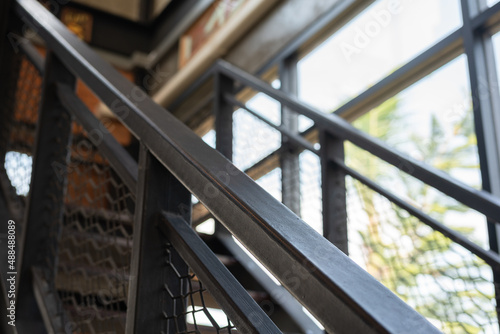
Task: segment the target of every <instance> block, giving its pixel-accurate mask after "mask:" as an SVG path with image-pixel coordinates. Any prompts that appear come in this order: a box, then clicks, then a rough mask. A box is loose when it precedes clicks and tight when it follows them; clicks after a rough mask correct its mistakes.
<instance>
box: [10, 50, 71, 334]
mask: <svg viewBox="0 0 500 334" xmlns="http://www.w3.org/2000/svg"><path fill="white" fill-rule="evenodd" d="M75 82H76V79H75V77H74V76H73V74H72V73H70V72H69V71H68V70H67V69H66V68H65V66H64V65H63V64H62V62H61V61H60V60H59V58H58V57H57V56H55V55H54V54H53V53H51V52H48V54H47V58H46V67H45V77H44V81H43V89H42V101H41V105H40V111H39V118H38V123H37V130H36V131H37V132H36V137H35V138H36V142H35V151H34V157H33V169H32V174H31V175H32V176H31V180H32V181H31V189H30V192H29V195H28V205H27V210H26V214H25V223H24V229H23V231H22V235H21V242H20V244H19V249H20V254H19V263H18V268H17V270H18V274H19V276H18V291H17V292H18V296H17V314H16V315H17V321H18V324H19V328H20V332H22V333H24V332H26V333H36V332H39V331H40V332H44V331H45V329H44V325H43V323H42V317H41V314H40V311H39V310H38V306H37V301H36V300H35V295H34V292H33V286H32V284H33V283H32V281H33V280H32V272H31V269H32V267H39V268H40V269H41V270H42V271H43V275H45V277H44V278H45V279H46V280H47V281H48V282H49V284H50V285H51V289H53V290H52V291H53V292H55V281H54V277H55V273H56V270H57V258H58V243H59V238H60V233H61V227H62V221H63V212H64V207H63V206H64V194H65V191H66V184H67V166H68V163H69V158H70V157H69V150H68V149H69V146H70V145H71V140H72V132H71V122H72V117H71V115H70V114H69V113H68V112H67V110H66V109H65V108H64V107H63V106H62V104H61V103H60V101H59V100H58V98H57V95H56V87H55V84H56V83H64V84H66V85H68V86H70V87H75ZM50 313H51V314H57V313H59V310H50ZM59 325H60V326H64V324H63V323H60V324H59Z"/></svg>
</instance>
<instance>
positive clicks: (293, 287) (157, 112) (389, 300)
mask: <svg viewBox="0 0 500 334" xmlns="http://www.w3.org/2000/svg"><path fill="white" fill-rule="evenodd" d="M15 9H16V11H17V13H18V14H19V15H20V16H21V17H23V20H24V21H25V22H26V23H27V24H28V25H30V26H31V27H32V28H34V29H36V30H37V32H38V35H39V36H41V38H43V39H44V40H45V42H46V44H47V46H48V48H50V49H51V50H52V51H53V52H54V53H55V54H56V55H57V56H58V58H59V59H60V60H61V62H63V64H64V65H65V66H66V67H67V68H68V69H69V70H71V71H72V72H73V73H74V74H75V75H76V76H78V77H79V78H80V79H81V80H82V81H83V82H84V83H85V84H86V85H87V86H88V87H91V89H92V90H93V92H94V93H95V94H97V95H98V97H99V98H100V99H101V101H103V102H104V103H105V104H106V105H108V106H110V109H111V111H113V112H114V113H115V114H116V115H117V117H118V118H119V119H120V120H121V121H122V122H123V124H124V125H125V126H127V128H128V129H129V130H130V131H131V132H132V133H133V134H134V135H135V136H136V137H138V138H140V140H141V141H142V142H143V143H144V145H146V146H147V148H148V149H149V150H150V151H151V153H152V154H153V155H154V156H156V158H157V159H158V160H159V161H160V162H161V163H162V164H163V165H164V166H165V167H166V168H167V169H168V170H169V171H170V172H171V173H172V174H173V175H174V176H175V177H176V178H177V179H178V180H179V181H180V182H181V183H182V184H183V185H184V186H185V187H186V188H187V189H189V191H190V192H191V193H192V194H194V195H195V196H196V197H197V198H198V199H199V200H200V201H201V202H202V203H203V204H204V205H206V206H207V208H208V209H209V210H210V211H211V212H212V214H213V215H214V216H215V217H216V218H217V219H218V220H219V221H220V222H222V224H223V225H224V226H225V227H226V228H227V229H228V230H229V231H230V232H231V233H232V234H233V235H234V236H235V237H236V238H238V239H239V240H240V242H242V243H243V244H244V245H245V247H247V249H248V250H249V251H250V252H252V254H253V255H254V256H256V257H257V258H258V259H259V261H261V262H262V264H263V265H264V266H266V267H267V268H268V270H269V271H270V272H271V273H273V275H275V276H276V277H277V278H278V279H279V280H280V282H281V283H282V284H283V286H285V287H286V288H287V289H288V290H289V292H291V293H292V295H294V296H295V297H296V298H297V299H298V300H299V301H300V302H301V303H302V304H303V305H305V306H306V307H307V308H308V310H309V311H310V312H311V313H312V314H313V315H314V316H315V317H316V318H317V319H318V320H319V321H320V322H321V323H322V325H323V326H324V327H325V329H326V330H327V331H329V332H358V333H409V332H411V333H417V334H420V333H426V334H427V333H438V330H437V329H436V328H435V327H434V326H432V325H431V324H430V323H429V322H428V321H427V320H426V319H425V318H424V317H423V316H422V315H420V314H419V313H417V312H416V311H415V310H413V309H412V308H411V307H410V306H409V305H407V304H406V303H405V302H404V301H402V300H401V299H400V298H398V297H397V296H396V295H395V294H394V293H392V292H391V291H390V290H388V289H387V288H386V287H384V286H383V285H382V284H381V283H380V282H378V281H377V280H375V278H373V277H372V276H371V275H369V274H368V273H367V272H366V271H364V270H363V269H362V268H360V267H359V266H358V265H357V264H355V263H354V262H353V261H352V260H351V259H349V258H348V257H347V256H346V255H345V254H344V253H342V252H341V251H340V250H339V249H338V248H336V247H335V246H333V245H332V244H331V243H330V242H329V241H328V240H326V239H325V238H324V237H323V236H321V235H320V234H318V233H317V232H316V231H314V230H313V229H312V228H311V227H310V226H308V225H307V224H306V223H305V222H304V221H302V220H301V219H300V218H298V217H297V216H296V215H295V214H294V213H293V212H291V211H290V210H289V209H287V208H286V207H285V206H284V205H283V204H281V203H280V202H278V201H277V200H276V199H275V198H274V197H272V196H271V195H270V194H269V193H267V192H266V191H265V190H264V189H262V188H261V187H259V186H258V185H257V184H256V183H255V182H254V181H253V180H251V179H250V178H249V177H248V176H247V175H245V174H244V173H243V172H241V171H239V170H238V169H237V168H236V167H235V166H234V165H233V164H232V163H231V162H230V161H228V160H227V159H226V158H225V157H224V156H222V155H221V154H220V153H218V152H217V151H215V150H214V149H212V148H211V147H209V146H208V145H207V144H206V143H205V142H204V141H203V140H202V139H201V138H199V137H198V136H197V135H196V134H195V133H193V132H192V131H191V130H190V129H189V128H188V127H187V126H185V125H184V124H183V123H182V122H180V121H179V120H178V119H176V118H175V117H174V116H173V115H172V114H171V113H169V112H167V111H166V110H165V109H163V108H162V107H160V106H159V105H157V104H156V103H155V102H154V101H153V100H151V99H150V98H149V96H147V95H146V94H145V93H144V92H143V91H142V90H141V89H140V88H138V87H137V86H135V85H133V84H132V83H131V82H129V81H128V80H126V79H125V78H124V77H123V76H122V75H121V74H120V73H118V71H117V70H116V69H114V68H113V67H112V66H111V65H110V64H108V63H107V62H105V61H104V60H103V59H101V58H100V57H99V56H98V55H96V54H95V53H94V52H93V51H92V50H91V49H90V48H89V47H88V46H87V45H85V44H84V43H83V42H82V41H81V40H79V39H78V37H76V36H75V35H73V34H72V33H70V32H69V31H68V30H67V28H66V27H65V26H64V25H63V24H62V23H61V22H60V21H59V20H57V19H56V18H55V17H54V16H53V15H51V14H50V13H49V12H48V11H47V10H46V9H45V8H44V7H43V6H42V5H41V4H40V3H38V2H36V1H32V0H16V6H15ZM318 125H319V124H318ZM291 278H293V279H291ZM382 301H383V302H382ZM332 309H333V310H335V312H332ZM401 319H405V321H401Z"/></svg>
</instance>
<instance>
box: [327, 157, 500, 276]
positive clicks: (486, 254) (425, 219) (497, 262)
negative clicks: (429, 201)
mask: <svg viewBox="0 0 500 334" xmlns="http://www.w3.org/2000/svg"><path fill="white" fill-rule="evenodd" d="M330 161H331V162H332V163H334V164H335V165H336V166H338V167H340V168H341V169H342V170H343V171H344V172H346V174H348V175H350V176H352V177H353V178H355V179H356V180H358V181H360V182H361V183H363V184H364V185H366V186H367V187H368V188H371V189H372V190H374V191H375V192H377V193H379V194H380V195H382V196H384V197H385V198H387V199H388V200H389V201H391V202H392V203H394V204H396V205H397V206H399V207H400V208H402V209H404V210H405V211H407V212H408V213H409V214H411V215H412V216H414V217H416V218H418V219H419V220H420V221H421V222H422V223H424V224H426V225H428V226H429V227H431V228H432V229H434V230H436V231H438V232H440V233H441V234H443V235H444V236H446V237H447V238H449V239H450V240H452V241H453V242H455V243H457V244H459V245H460V246H462V247H464V248H465V249H467V250H468V251H470V252H471V253H473V254H474V255H476V256H477V257H479V258H481V259H482V260H484V261H485V262H486V263H487V264H489V265H490V266H491V267H492V268H494V269H499V268H500V255H498V254H496V253H494V252H492V251H490V250H486V249H484V248H482V247H480V246H479V245H477V244H476V243H474V242H472V241H470V240H469V239H467V238H466V237H465V236H463V235H462V234H460V233H459V232H457V231H455V230H453V229H451V228H449V227H447V226H445V225H443V224H442V223H440V222H439V221H437V220H436V219H434V218H432V217H431V216H429V215H428V214H426V213H424V212H423V211H422V210H420V209H418V208H416V207H414V206H413V205H411V204H409V203H407V202H405V201H404V200H403V199H401V198H399V197H398V196H396V195H395V194H393V193H392V192H390V191H388V190H386V189H384V188H383V187H381V186H380V185H378V184H377V183H375V182H374V181H372V180H370V179H369V178H367V177H366V176H364V175H362V174H360V173H359V172H357V171H356V170H354V169H352V168H351V167H348V166H347V165H346V164H345V163H343V162H342V161H340V160H339V159H335V158H331V159H330Z"/></svg>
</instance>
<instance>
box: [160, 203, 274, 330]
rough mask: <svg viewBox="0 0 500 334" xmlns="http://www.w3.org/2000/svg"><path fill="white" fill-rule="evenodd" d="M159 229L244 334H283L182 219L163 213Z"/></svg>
mask: <svg viewBox="0 0 500 334" xmlns="http://www.w3.org/2000/svg"><path fill="white" fill-rule="evenodd" d="M159 218H160V219H159V221H158V226H159V228H160V230H161V231H162V232H163V234H164V235H165V236H166V237H167V238H168V240H169V242H170V243H171V244H172V245H173V246H174V248H175V249H176V251H177V252H178V253H179V255H180V256H181V257H182V259H183V260H184V261H185V262H186V263H187V265H188V266H189V267H190V268H191V269H192V270H193V272H194V273H195V274H196V276H198V277H199V278H200V281H201V282H203V284H204V285H205V286H206V287H207V289H208V291H209V292H210V293H211V294H212V296H213V297H214V298H215V300H216V301H217V303H218V304H219V305H220V306H221V307H222V309H223V310H224V312H225V313H226V314H227V315H228V317H229V319H231V321H232V322H233V323H234V324H235V325H236V327H237V328H238V330H239V331H242V332H243V333H247V332H248V333H281V331H280V330H279V329H278V327H276V325H275V324H274V323H273V322H272V321H271V319H269V317H268V316H267V315H266V314H265V312H264V311H263V310H262V309H261V308H260V306H258V305H257V303H256V302H255V301H254V300H253V299H252V298H251V297H250V295H249V294H248V292H247V291H246V290H245V289H244V288H243V286H241V284H240V283H239V282H238V281H237V280H236V279H235V278H234V276H233V275H232V274H231V273H230V272H229V270H228V269H227V268H226V267H225V266H224V265H223V264H222V263H221V262H220V260H219V259H218V258H217V257H216V256H215V254H214V253H213V252H212V251H211V250H210V248H208V246H207V245H206V244H205V243H204V242H203V240H201V238H200V237H199V236H198V235H197V234H196V232H195V231H194V230H193V229H192V228H191V227H190V226H189V224H188V223H187V222H186V221H185V220H184V219H183V218H182V217H180V216H177V215H172V214H169V213H167V212H162V213H161V215H160V217H159Z"/></svg>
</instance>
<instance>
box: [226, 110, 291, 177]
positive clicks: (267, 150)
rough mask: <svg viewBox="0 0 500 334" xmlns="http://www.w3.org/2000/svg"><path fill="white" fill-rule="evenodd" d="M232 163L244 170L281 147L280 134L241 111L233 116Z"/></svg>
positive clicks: (237, 111)
mask: <svg viewBox="0 0 500 334" xmlns="http://www.w3.org/2000/svg"><path fill="white" fill-rule="evenodd" d="M233 133H234V140H233V152H234V156H233V161H234V164H235V166H236V167H238V168H239V169H241V170H245V169H247V168H248V167H251V166H253V165H254V164H255V163H257V162H259V161H260V160H261V159H263V158H265V157H266V156H267V155H269V154H271V153H272V152H274V151H275V150H277V149H278V148H279V147H280V146H281V134H280V132H279V131H277V130H275V129H273V128H272V127H271V126H269V125H268V124H266V123H264V122H263V121H261V120H259V119H258V118H256V117H255V116H253V115H251V114H250V113H248V112H246V111H245V110H243V109H238V110H236V111H235V112H234V115H233Z"/></svg>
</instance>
